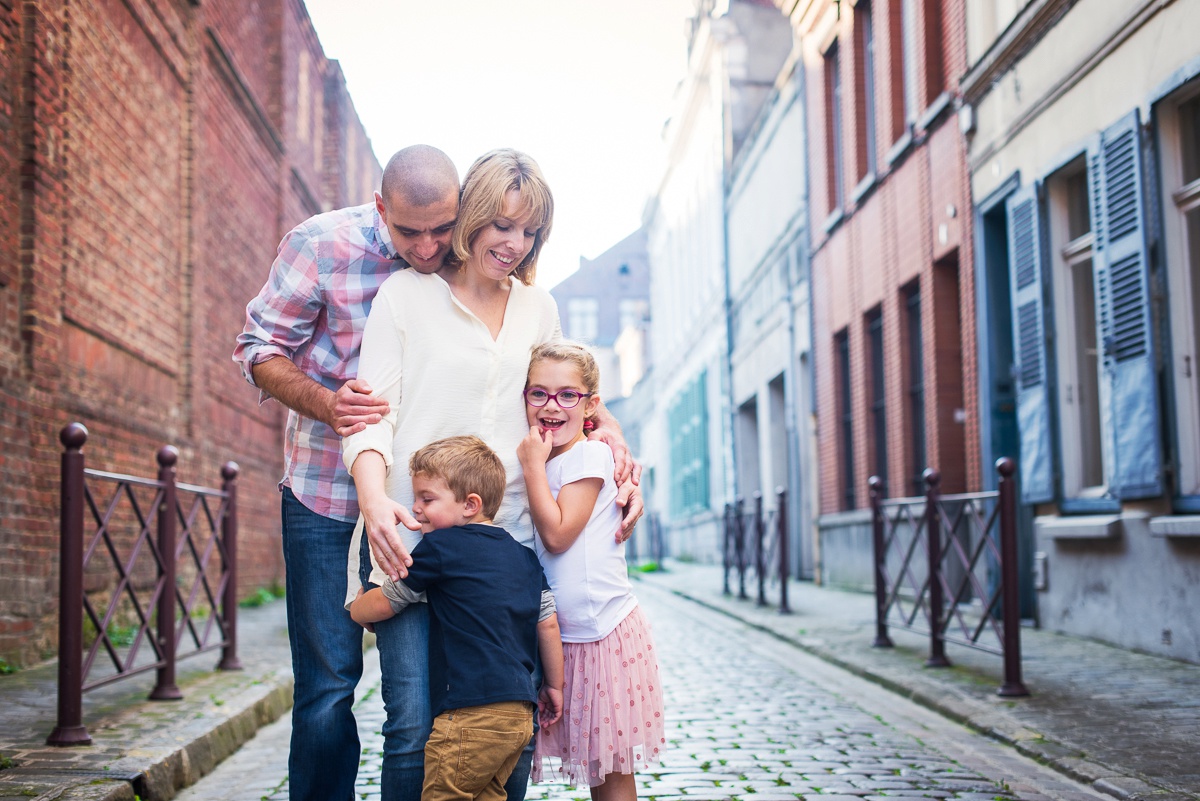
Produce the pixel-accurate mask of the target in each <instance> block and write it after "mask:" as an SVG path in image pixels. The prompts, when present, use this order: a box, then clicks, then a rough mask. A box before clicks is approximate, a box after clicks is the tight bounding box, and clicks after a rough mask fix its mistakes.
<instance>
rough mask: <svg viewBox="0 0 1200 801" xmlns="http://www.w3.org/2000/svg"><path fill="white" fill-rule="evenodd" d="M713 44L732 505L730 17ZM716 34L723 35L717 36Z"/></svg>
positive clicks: (719, 24) (718, 24) (719, 25)
mask: <svg viewBox="0 0 1200 801" xmlns="http://www.w3.org/2000/svg"><path fill="white" fill-rule="evenodd" d="M710 24H711V25H712V26H713V27H712V32H713V41H714V42H716V43H717V44H718V45H719V46H720V48H721V50H720V59H721V76H722V80H721V135H722V140H723V141H722V143H721V259H722V265H721V266H722V270H721V272H722V276H723V278H724V289H725V299H724V306H725V359H724V363H723V364H722V365H721V372H722V378H723V380H724V384H725V403H726V404H727V405H728V407H729V409H728V420H729V422H728V425H729V447H728V449H727V452H726V457H725V458H726V459H727V460H728V461H727V464H728V466H729V469H728V470H727V471H726V475H727V476H728V477H729V478H728V479H726V488H727V490H728V491H729V492H730V495H729V497H728V499H727V501H728V502H730V503H732V502H734V501H735V500H736V499H737V497H738V487H739V486H740V482H739V480H738V465H737V406H736V405H735V404H734V400H733V348H734V333H733V279H732V276H731V275H730V269H729V189H730V184H731V182H732V166H733V122H732V121H733V112H732V104H733V99H732V97H731V96H730V95H731V78H730V75H729V64H728V62H727V60H726V49H725V43H726V42H728V41H729V39H731V38H732V37H733V36H734V35H736V34H735V33H734V22H733V20H732V19H730V18H729V17H721V18H720V21H718V19H713V20H712V22H711V23H710ZM718 32H720V34H723V35H718Z"/></svg>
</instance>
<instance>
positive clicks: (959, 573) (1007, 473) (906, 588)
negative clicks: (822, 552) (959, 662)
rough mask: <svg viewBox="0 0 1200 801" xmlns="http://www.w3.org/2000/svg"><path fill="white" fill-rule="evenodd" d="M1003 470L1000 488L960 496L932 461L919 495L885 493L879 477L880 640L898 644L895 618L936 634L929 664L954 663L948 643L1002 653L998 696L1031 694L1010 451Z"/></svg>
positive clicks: (874, 507)
mask: <svg viewBox="0 0 1200 801" xmlns="http://www.w3.org/2000/svg"><path fill="white" fill-rule="evenodd" d="M996 469H997V471H998V472H999V474H1000V483H999V489H998V490H996V491H994V492H976V493H964V494H955V495H942V494H941V492H940V490H939V486H940V483H941V477H940V475H939V474H938V472H937V471H936V470H933V469H928V470H926V471H925V485H926V492H925V495H924V496H922V497H914V498H892V499H884V498H883V481H882V480H881V479H880V478H879V477H877V476H872V477H871V478H870V480H869V482H868V484H869V486H870V488H871V521H872V541H873V550H874V560H875V642H874V645H875V646H876V647H881V648H887V647H891V646H892V641H891V638H890V637H889V636H888V627H889V626H895V627H899V628H905V629H908V630H910V631H914V632H918V633H921V634H926V635H928V636H929V659H928V660H927V661H926V665H928V666H930V667H941V666H946V665H949V664H950V662H949V660H948V659H947V658H946V653H945V644H946V643H947V642H952V643H956V644H959V645H964V646H967V647H970V648H976V649H979V650H983V651H987V652H989V653H994V654H998V655H1001V656H1003V657H1004V683H1003V685H1002V686H1001V687H1000V690H999V694H1000V695H1003V696H1023V695H1028V694H1029V691H1028V690H1027V689H1026V688H1025V685H1024V683H1023V682H1022V681H1021V640H1020V611H1019V599H1018V592H1017V544H1016V538H1017V533H1016V495H1015V490H1014V482H1015V478H1014V473H1015V470H1016V468H1015V464H1014V463H1013V461H1012V460H1011V459H1008V458H1004V459H1000V460H999V461H998V462H997V463H996ZM997 568H998V569H999V576H998V577H997V575H996V572H997ZM997 578H998V580H997ZM985 634H989V635H990V636H989V637H987V638H986V639H984V635H985Z"/></svg>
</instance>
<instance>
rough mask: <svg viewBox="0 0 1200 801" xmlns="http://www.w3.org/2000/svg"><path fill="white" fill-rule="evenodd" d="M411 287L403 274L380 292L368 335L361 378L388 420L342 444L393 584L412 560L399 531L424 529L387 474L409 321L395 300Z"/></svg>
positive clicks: (371, 537)
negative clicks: (392, 492) (391, 488)
mask: <svg viewBox="0 0 1200 801" xmlns="http://www.w3.org/2000/svg"><path fill="white" fill-rule="evenodd" d="M404 281H405V277H404V276H403V274H401V273H397V274H396V275H393V276H392V277H391V278H389V279H388V280H387V281H385V282H384V283H383V286H381V287H380V289H379V294H378V295H377V296H376V298H375V301H374V303H373V304H372V306H371V313H370V314H369V315H367V323H366V326H365V327H364V329H363V339H362V347H361V349H360V351H359V362H358V378H359V379H360V380H361V381H364V382H366V383H368V384H369V385H370V386H372V387H374V390H375V395H376V396H378V397H379V398H381V399H382V400H384V401H385V402H386V403H387V405H388V412H387V414H385V415H383V418H382V419H381V420H380V421H379V422H377V423H373V424H371V425H367V426H366V427H365V428H364V429H363V430H362V431H360V432H358V433H355V434H352V435H351V436H348V437H345V438H343V439H342V460H343V462H344V463H345V465H346V469H347V470H349V471H350V475H351V476H353V477H354V486H355V489H356V490H357V492H358V505H359V509H360V510H361V511H362V515H363V522H364V524H365V526H364V527H365V529H366V534H367V539H368V540H369V541H370V543H371V550H372V552H373V553H374V554H375V560H376V561H377V562H378V563H379V566H380V567H381V568H382V569H383V571H384V572H385V573H387V574H388V576H390V577H391V579H392V580H393V581H395V580H398V579H400V578H401V577H403V576H405V575H407V573H408V565H410V564H412V559H411V557H409V555H408V551H407V550H406V549H405V547H404V543H403V542H402V541H401V539H400V535H399V534H398V533H397V531H396V525H397V524H398V523H401V524H403V525H404V526H406V527H407V528H410V529H412V530H414V531H416V530H417V529H419V528H420V525H419V524H418V523H417V521H416V520H414V519H413V517H412V515H411V514H409V511H408V509H406V508H404V506H402V505H401V504H398V503H396V502H395V501H393V500H392V499H391V498H389V497H388V495H387V472H388V470H389V469H390V467H391V463H392V447H393V441H394V439H395V432H396V423H397V420H398V419H399V408H400V396H401V378H402V373H403V354H404V346H405V340H406V335H405V331H404V330H403V328H404V327H403V316H402V314H401V311H400V306H399V304H397V303H395V302H394V301H393V296H394V295H395V293H396V292H397V291H398V288H399V287H400V285H401V284H402V283H403V282H404Z"/></svg>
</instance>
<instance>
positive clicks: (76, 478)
mask: <svg viewBox="0 0 1200 801" xmlns="http://www.w3.org/2000/svg"><path fill="white" fill-rule="evenodd" d="M87 438H88V430H87V429H86V428H84V427H83V425H82V424H81V423H71V424H69V425H67V426H65V427H64V428H63V430H62V431H60V432H59V434H58V439H59V441H60V442H61V443H62V444H63V447H64V448H65V449H66V450H64V451H63V455H62V468H61V474H60V475H61V482H62V484H61V488H60V490H59V491H60V493H61V495H60V497H61V500H60V508H59V515H60V516H59V548H60V549H61V550H60V556H59V567H58V570H59V573H58V722H57V724H56V725H55V727H54V731H52V732H50V736H49V737H47V738H46V745H60V746H67V745H91V742H92V737H91V735H90V734H88V730H87V727H86V726H84V725H83V503H84V492H85V490H84V485H83V462H84V459H83V445H84V443H85V442H87Z"/></svg>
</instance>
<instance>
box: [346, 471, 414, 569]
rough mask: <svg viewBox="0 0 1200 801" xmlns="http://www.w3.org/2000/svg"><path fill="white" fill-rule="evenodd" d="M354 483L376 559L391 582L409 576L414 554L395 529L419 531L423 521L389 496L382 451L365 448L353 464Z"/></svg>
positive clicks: (364, 524)
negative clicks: (409, 550) (398, 527)
mask: <svg viewBox="0 0 1200 801" xmlns="http://www.w3.org/2000/svg"><path fill="white" fill-rule="evenodd" d="M350 475H351V476H353V477H354V486H355V489H357V490H358V509H359V511H360V512H362V516H363V528H364V529H365V530H366V533H367V539H368V540H369V541H370V543H371V551H372V553H374V554H375V561H377V562H378V563H379V566H380V567H381V568H383V572H385V573H387V574H388V576H389V577H390V578H391V579H392V581H398V580H400V579H401V578H403V577H404V576H407V575H408V566H409V565H411V564H412V557H411V556H409V555H408V550H407V549H406V548H405V547H404V542H403V541H402V540H401V539H400V535H399V534H398V533H397V532H396V524H398V523H400V524H403V525H404V526H405V527H407V528H410V529H412V530H413V531H416V530H418V529H420V528H421V524H420V523H418V522H417V521H416V519H415V518H414V517H413V516H412V514H410V513H409V511H408V509H406V508H404V506H403V505H401V504H399V503H396V502H395V501H393V500H392V499H391V498H389V497H388V494H387V490H386V489H385V487H386V483H385V480H386V476H387V465H386V463H385V462H384V457H383V454H381V453H380V452H379V451H374V450H371V451H363V452H362V453H360V454H359V455H358V458H357V459H355V460H354V464H353V465H351V467H350Z"/></svg>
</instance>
